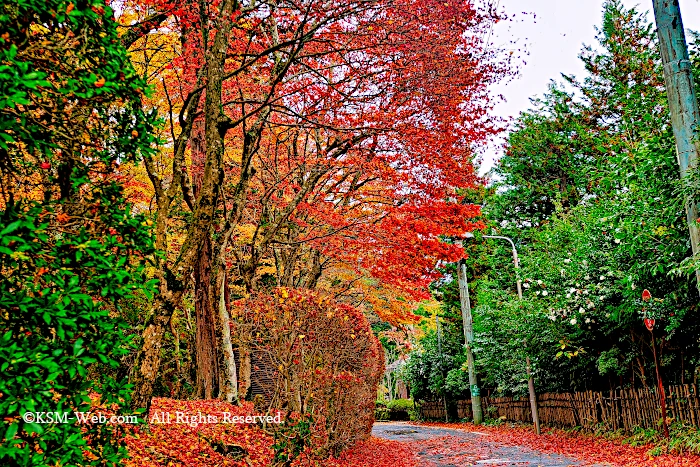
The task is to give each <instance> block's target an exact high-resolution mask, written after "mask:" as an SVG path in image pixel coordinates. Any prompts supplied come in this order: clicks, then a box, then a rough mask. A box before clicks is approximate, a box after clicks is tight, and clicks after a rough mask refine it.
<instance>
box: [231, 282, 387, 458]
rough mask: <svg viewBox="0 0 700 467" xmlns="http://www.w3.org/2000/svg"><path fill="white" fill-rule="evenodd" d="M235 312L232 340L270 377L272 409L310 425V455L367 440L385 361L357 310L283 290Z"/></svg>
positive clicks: (309, 293) (311, 294)
mask: <svg viewBox="0 0 700 467" xmlns="http://www.w3.org/2000/svg"><path fill="white" fill-rule="evenodd" d="M236 309H237V310H238V312H239V314H238V317H237V319H236V320H235V322H234V325H233V329H234V334H235V335H237V336H239V337H238V338H239V339H240V343H241V345H242V347H244V348H248V349H250V351H251V352H253V353H255V354H258V355H260V356H261V357H262V361H264V362H266V364H267V365H269V367H270V368H271V369H272V370H273V371H274V376H273V379H274V384H273V387H272V391H273V392H272V398H271V408H274V409H281V410H283V411H285V412H286V413H289V414H290V417H291V419H294V417H297V415H294V414H298V417H297V418H296V421H298V420H299V418H301V419H306V420H311V422H312V426H311V427H310V431H309V433H308V437H309V443H308V445H309V447H310V449H311V450H312V451H313V455H320V456H324V455H325V454H327V453H335V454H337V453H339V452H340V451H341V450H342V449H344V448H346V447H348V446H350V445H352V444H353V443H354V442H356V441H358V440H362V439H366V438H367V436H369V432H370V430H371V427H372V423H373V422H374V400H375V399H376V394H377V384H378V382H379V379H380V378H381V376H382V374H383V366H384V357H383V352H382V349H381V345H380V344H379V342H378V340H377V338H376V337H375V336H374V334H373V333H372V330H371V328H370V327H369V323H368V321H367V318H366V317H365V316H364V315H363V314H362V313H361V312H360V311H359V310H357V309H356V308H353V307H351V306H348V305H345V304H342V303H338V302H336V301H335V300H333V299H331V298H329V297H325V296H323V295H321V294H319V293H316V292H313V291H309V290H298V289H288V288H277V289H275V290H274V292H273V293H272V294H271V295H264V294H260V295H257V296H255V297H253V298H251V299H249V300H245V301H241V302H239V303H237V304H236ZM291 419H290V421H291Z"/></svg>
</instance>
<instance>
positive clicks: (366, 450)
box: [324, 438, 418, 467]
mask: <svg viewBox="0 0 700 467" xmlns="http://www.w3.org/2000/svg"><path fill="white" fill-rule="evenodd" d="M324 465H325V466H326V467H418V462H417V460H416V457H415V455H414V454H413V452H411V449H410V448H409V446H408V445H407V444H406V443H401V442H398V441H388V440H385V439H380V438H370V439H368V440H366V441H360V442H359V443H357V444H356V445H354V446H353V447H352V448H350V449H348V450H347V451H345V452H343V453H342V454H341V455H340V456H339V457H338V458H331V459H328V460H327V461H325V464H324Z"/></svg>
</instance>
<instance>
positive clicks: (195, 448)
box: [124, 399, 273, 467]
mask: <svg viewBox="0 0 700 467" xmlns="http://www.w3.org/2000/svg"><path fill="white" fill-rule="evenodd" d="M225 413H228V414H231V417H234V416H241V415H242V416H245V415H255V414H254V410H253V405H252V403H248V404H245V405H243V406H242V407H238V406H235V405H232V404H229V403H226V402H223V401H218V400H206V401H181V400H173V399H153V403H152V405H151V410H150V413H149V421H153V422H154V423H150V424H149V429H148V430H145V429H142V428H140V427H135V428H134V429H133V430H132V433H131V434H130V435H129V436H127V438H126V445H127V448H128V450H129V455H130V456H131V458H130V459H128V460H127V461H126V462H125V463H124V465H125V466H126V467H166V466H168V467H169V466H183V467H184V466H187V467H224V466H225V467H251V466H252V467H263V466H267V465H270V464H271V463H272V459H273V450H272V447H271V446H272V444H273V438H272V436H270V435H268V434H267V433H265V432H264V431H263V430H262V429H261V428H260V427H258V426H256V425H251V424H238V423H194V422H193V423H191V424H188V423H177V422H178V418H177V417H178V415H179V414H182V415H181V416H180V419H179V421H180V422H182V421H185V420H196V417H198V416H199V415H200V414H202V415H203V416H204V417H206V416H207V415H210V416H214V417H217V419H218V420H223V418H224V414H225ZM168 414H169V417H170V423H158V422H159V421H160V422H166V421H167V420H168ZM186 417H191V418H186ZM217 443H221V444H223V445H235V446H239V447H241V448H243V449H244V450H245V451H246V452H247V459H248V461H246V459H234V458H233V457H230V456H226V455H224V454H222V453H220V452H217V450H216V449H215V447H214V446H213V445H212V444H217Z"/></svg>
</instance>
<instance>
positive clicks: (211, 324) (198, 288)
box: [194, 238, 219, 399]
mask: <svg viewBox="0 0 700 467" xmlns="http://www.w3.org/2000/svg"><path fill="white" fill-rule="evenodd" d="M211 272H212V271H211V241H210V240H209V238H206V239H205V241H204V244H203V245H202V248H201V250H200V253H199V257H198V258H197V265H196V267H195V272H194V284H195V286H194V290H195V302H194V310H195V316H196V322H197V324H196V326H197V333H196V343H195V352H196V362H197V380H196V381H197V397H199V398H204V399H213V398H214V397H215V396H216V395H217V394H218V391H219V360H218V358H217V355H216V354H217V352H216V350H217V345H216V341H217V339H216V328H217V327H218V326H217V323H216V316H215V314H214V313H213V303H212V302H211V293H210V292H211Z"/></svg>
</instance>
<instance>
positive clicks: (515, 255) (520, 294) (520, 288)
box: [484, 235, 523, 300]
mask: <svg viewBox="0 0 700 467" xmlns="http://www.w3.org/2000/svg"><path fill="white" fill-rule="evenodd" d="M484 238H495V239H500V240H506V241H508V242H509V243H510V246H511V247H512V248H513V264H515V279H516V286H517V288H518V298H520V300H522V299H523V285H522V282H521V281H520V261H519V260H518V250H517V248H515V242H513V240H512V239H511V238H510V237H502V236H500V235H484Z"/></svg>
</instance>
